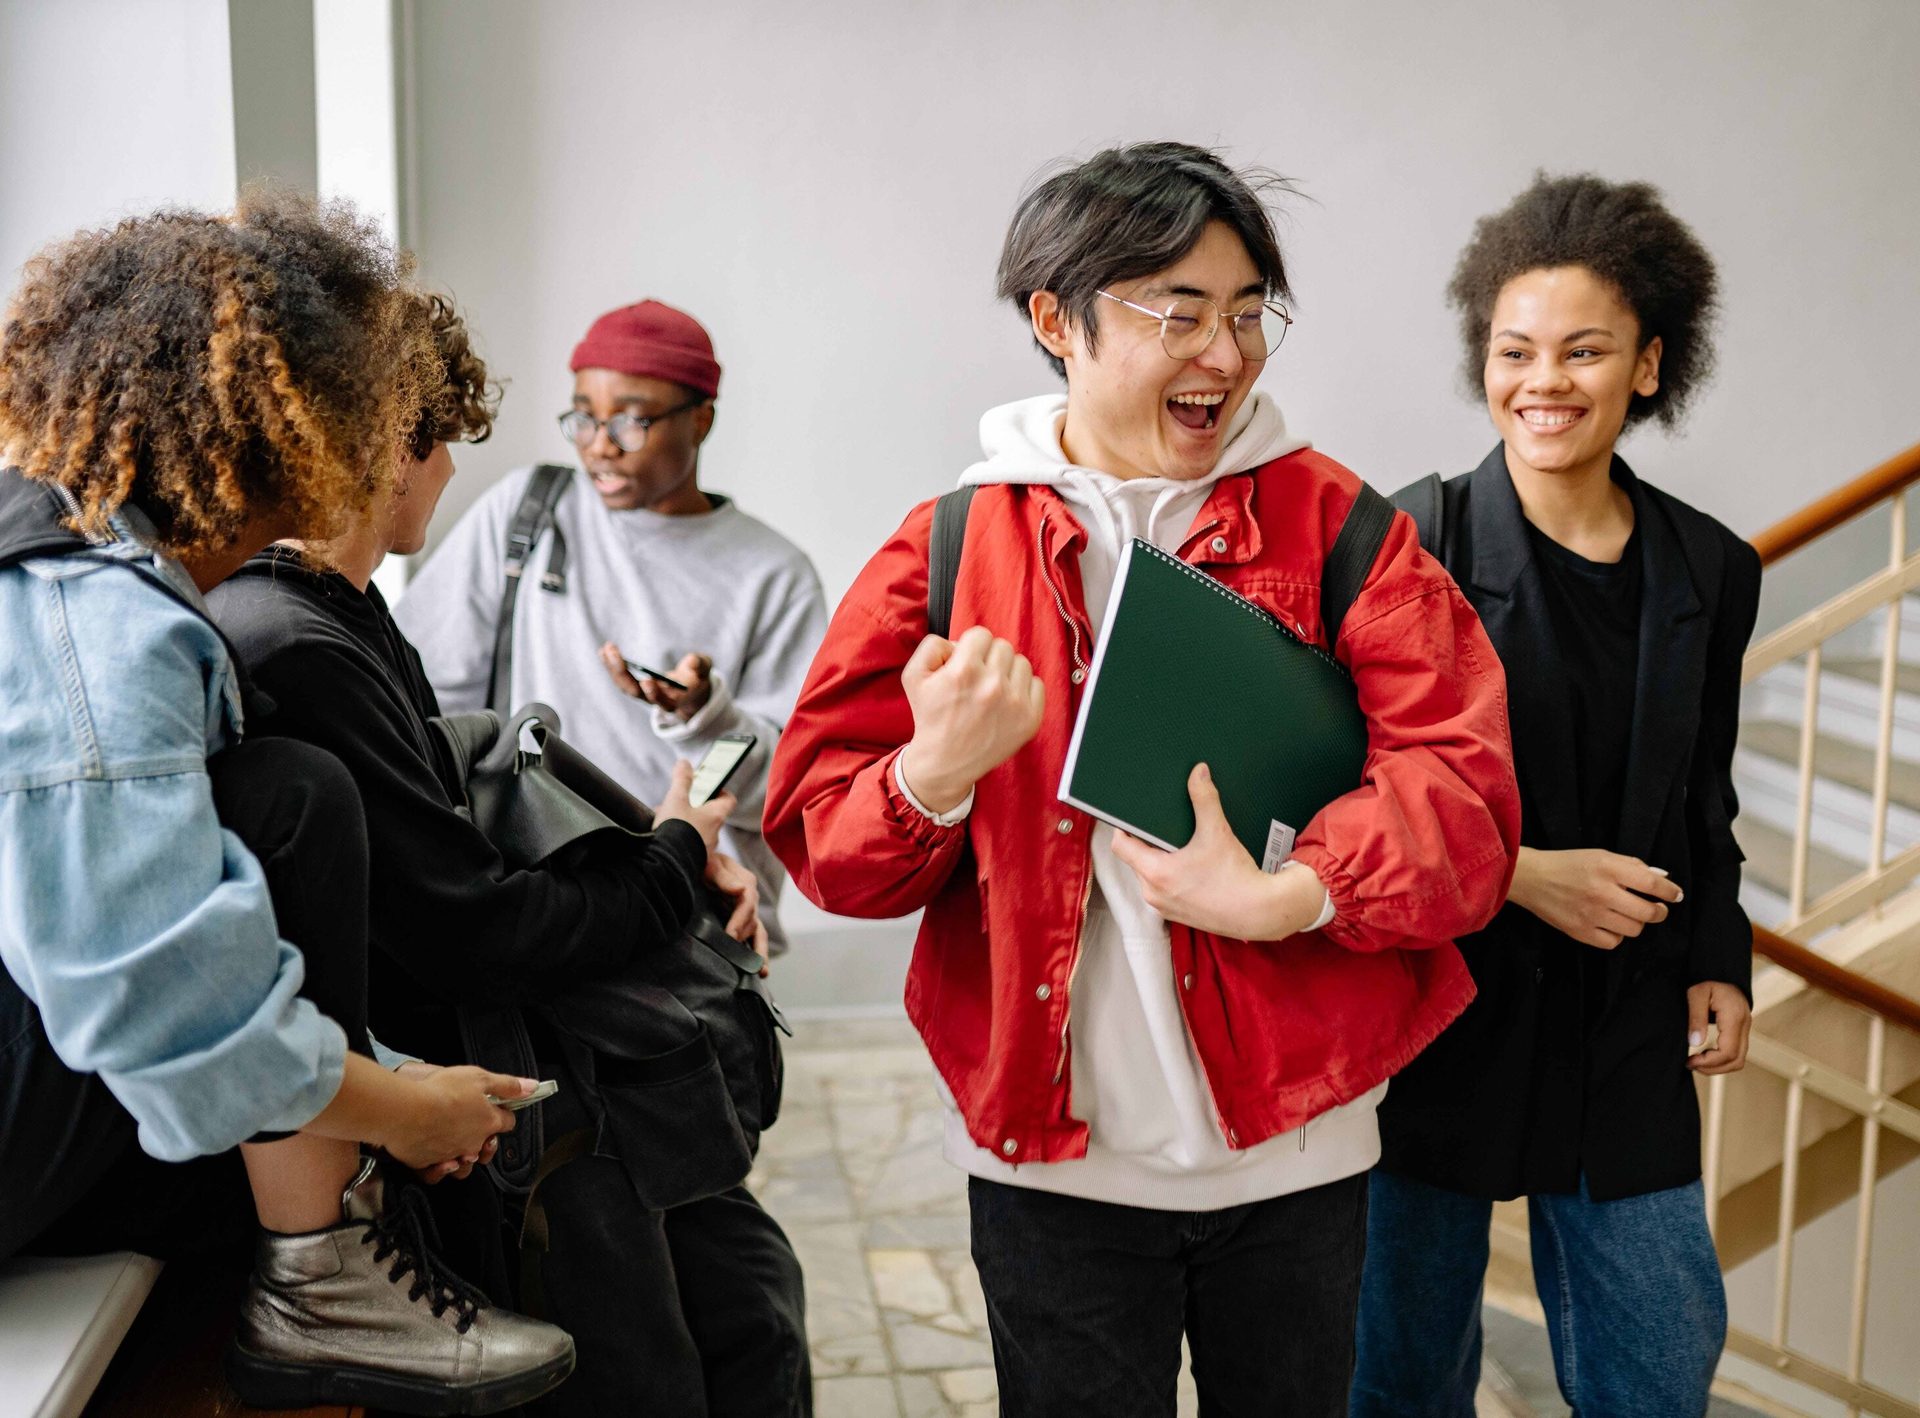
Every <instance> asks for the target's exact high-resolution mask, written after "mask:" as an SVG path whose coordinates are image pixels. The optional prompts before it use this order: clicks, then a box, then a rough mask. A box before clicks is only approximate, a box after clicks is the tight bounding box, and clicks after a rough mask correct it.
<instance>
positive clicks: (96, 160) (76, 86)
mask: <svg viewBox="0 0 1920 1418" xmlns="http://www.w3.org/2000/svg"><path fill="white" fill-rule="evenodd" d="M231 77H232V76H231V74H230V73H229V71H228V67H227V6H226V3H225V0H60V3H58V4H31V3H27V0H0V300H4V299H5V297H6V295H8V294H10V293H11V292H12V290H13V287H14V285H15V283H16V282H17V280H18V278H19V270H20V266H21V263H22V262H24V261H25V260H26V259H27V258H28V257H29V256H31V255H32V254H33V253H34V252H35V251H37V250H38V249H39V248H40V247H42V246H44V245H45V244H46V243H47V242H49V241H53V240H55V239H57V238H60V237H64V236H67V235H69V234H70V233H72V232H73V231H74V230H76V229H78V228H80V227H84V226H98V225H102V224H104V223H107V222H110V221H113V220H115V219H117V218H119V217H121V216H126V215H130V214H133V213H138V212H142V211H147V210H151V209H152V208H154V207H156V206H159V205H161V204H163V203H172V204H179V205H184V206H195V207H224V206H229V205H231V204H232V202H233V96H232V86H231Z"/></svg>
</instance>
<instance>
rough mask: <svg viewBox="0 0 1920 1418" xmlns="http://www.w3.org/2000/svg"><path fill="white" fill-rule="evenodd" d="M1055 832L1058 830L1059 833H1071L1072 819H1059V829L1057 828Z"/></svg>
mask: <svg viewBox="0 0 1920 1418" xmlns="http://www.w3.org/2000/svg"><path fill="white" fill-rule="evenodd" d="M1057 830H1058V831H1060V832H1071V831H1073V819H1072V818H1070V817H1063V818H1061V819H1060V824H1059V827H1058V829H1057Z"/></svg>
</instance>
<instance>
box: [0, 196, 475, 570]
mask: <svg viewBox="0 0 1920 1418" xmlns="http://www.w3.org/2000/svg"><path fill="white" fill-rule="evenodd" d="M409 266H410V259H409V258H408V257H407V256H406V255H405V254H404V253H401V252H398V251H396V250H395V249H394V248H393V247H392V246H391V245H390V244H389V243H388V242H387V241H386V240H385V239H384V238H383V237H382V236H381V235H380V233H379V231H378V229H377V228H376V227H375V226H374V225H373V224H372V223H371V222H369V221H367V220H365V219H363V218H361V217H360V216H359V215H358V214H356V213H355V212H354V211H353V209H352V208H351V207H349V206H347V205H346V204H344V203H337V202H335V203H327V204H324V205H322V204H318V203H315V202H314V201H312V200H311V199H308V198H305V197H301V196H298V195H296V194H292V193H287V192H283V191H278V190H255V191H251V192H248V193H247V194H245V195H244V196H243V197H242V199H241V201H240V203H239V205H238V206H237V207H236V209H235V210H234V211H233V213H232V214H231V215H225V214H210V213H205V212H196V211H185V210H168V211H161V212H156V213H154V214H152V215H150V216H144V217H136V218H132V219H129V220H127V221H123V222H121V223H120V224H119V225H118V226H115V227H112V228H110V229H105V230H98V231H84V232H81V233H79V234H77V235H76V236H73V237H71V238H69V239H68V240H66V241H63V242H59V243H57V244H55V245H53V246H51V247H49V248H48V249H46V250H45V251H43V252H42V253H40V254H39V255H38V256H36V257H35V258H34V259H33V260H32V261H30V262H29V263H28V264H27V267H26V270H25V273H24V277H23V279H22V281H21V284H20V287H19V289H18V290H17V291H16V292H15V294H14V297H13V301H12V304H11V306H10V307H9V309H8V311H7V315H6V320H5V324H4V326H0V449H4V450H5V451H6V453H7V455H8V456H9V457H10V458H11V459H13V460H14V461H16V462H17V463H18V464H19V466H20V467H21V469H22V471H23V472H24V473H25V474H26V475H27V476H28V477H32V478H38V479H42V480H45V481H51V482H57V483H60V484H61V485H63V486H64V487H66V488H67V489H68V490H69V491H70V492H72V494H73V495H74V497H75V499H76V500H77V501H78V503H79V506H80V515H79V517H78V519H77V520H78V524H79V527H80V529H81V530H83V531H85V532H88V533H90V534H95V535H98V534H101V533H103V532H104V531H105V528H106V523H107V519H108V518H109V517H111V516H112V515H113V514H114V513H115V512H116V511H117V510H119V508H120V507H121V506H122V505H123V504H125V503H128V502H132V503H134V504H135V505H136V506H138V507H139V508H140V509H141V510H142V511H144V512H145V513H146V514H147V515H148V516H149V517H150V518H151V519H152V520H153V522H154V524H155V527H156V529H157V530H158V533H159V539H160V543H161V546H162V547H163V548H164V549H166V550H168V551H171V552H174V553H175V554H191V555H206V554H210V553H216V552H218V551H221V550H223V549H225V548H226V547H228V546H231V545H232V544H233V543H234V542H235V541H236V540H237V539H238V538H239V537H240V536H241V535H242V533H243V531H244V530H245V529H246V528H247V526H248V524H249V523H252V522H255V521H256V520H257V519H259V518H261V517H263V516H272V517H275V518H278V519H279V520H280V521H281V523H282V525H284V526H285V527H286V528H287V535H292V536H300V537H313V538H322V537H326V536H329V535H331V534H332V533H333V532H335V531H336V530H337V529H338V528H339V527H340V526H341V525H343V523H344V520H345V519H346V518H347V517H348V516H349V515H351V514H352V513H354V512H356V511H358V510H360V509H361V508H363V507H365V506H366V505H367V504H368V503H369V501H370V500H371V498H372V497H373V495H374V494H376V493H377V492H379V491H381V490H383V489H384V488H385V487H387V486H389V485H390V484H391V481H392V474H393V466H394V461H395V455H396V454H397V453H398V451H399V448H400V443H401V438H402V437H403V436H404V434H405V433H406V431H407V430H409V429H411V428H412V427H413V426H414V423H415V421H416V419H417V418H418V416H419V411H420V408H421V407H422V405H423V403H424V402H425V399H426V397H427V393H428V391H429V390H430V389H432V388H433V387H434V382H435V381H436V380H437V379H438V377H439V372H440V371H439V361H438V359H437V357H436V352H435V350H434V347H433V343H432V340H431V338H430V336H429V335H428V334H427V332H426V331H425V328H424V326H423V325H422V323H421V322H419V321H417V320H410V319H409V318H408V308H409V292H408V288H407V286H406V284H405V282H406V278H407V275H408V270H409Z"/></svg>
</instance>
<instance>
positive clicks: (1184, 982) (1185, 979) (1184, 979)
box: [1180, 974, 1193, 990]
mask: <svg viewBox="0 0 1920 1418" xmlns="http://www.w3.org/2000/svg"><path fill="white" fill-rule="evenodd" d="M1180 988H1181V989H1183V990H1190V989H1192V988H1193V976H1192V975H1191V974H1187V975H1182V976H1181V977H1180Z"/></svg>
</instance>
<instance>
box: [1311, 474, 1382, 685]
mask: <svg viewBox="0 0 1920 1418" xmlns="http://www.w3.org/2000/svg"><path fill="white" fill-rule="evenodd" d="M1392 526H1393V504H1392V503H1391V502H1388V501H1387V500H1386V498H1384V497H1382V496H1381V495H1380V494H1379V493H1377V492H1375V491H1374V490H1373V489H1372V488H1371V487H1369V486H1368V485H1367V484H1366V483H1361V484H1360V495H1359V496H1358V497H1356V498H1354V500H1353V506H1351V507H1349V508H1348V509H1347V520H1346V521H1345V522H1344V523H1342V524H1341V526H1340V535H1339V536H1338V537H1335V538H1334V541H1333V550H1332V551H1330V552H1328V553H1327V559H1326V561H1325V562H1324V563H1323V564H1322V565H1321V567H1320V624H1321V625H1322V626H1323V627H1324V628H1325V630H1326V634H1327V648H1328V649H1332V648H1333V646H1334V644H1335V643H1336V642H1337V641H1338V640H1339V639H1340V626H1341V624H1342V623H1343V622H1344V621H1345V620H1346V618H1347V612H1348V611H1349V610H1351V609H1352V608H1353V603H1354V600H1355V598H1357V597H1358V596H1359V594H1360V588H1361V587H1362V586H1364V585H1366V584H1367V573H1369V572H1370V571H1372V570H1373V562H1374V558H1375V557H1377V556H1378V555H1379V554H1380V544H1381V543H1382V542H1384V541H1386V539H1387V530H1388V529H1389V528H1390V527H1392Z"/></svg>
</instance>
